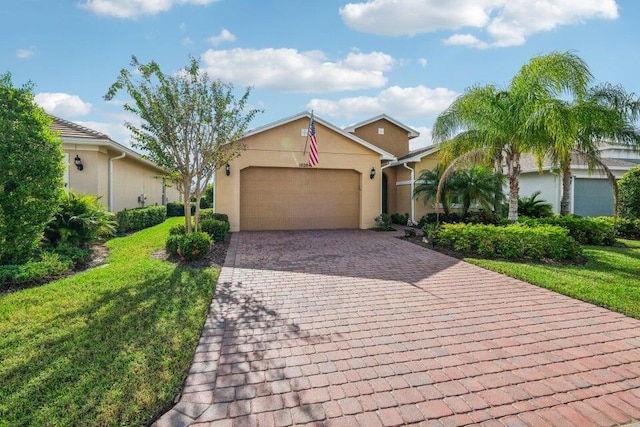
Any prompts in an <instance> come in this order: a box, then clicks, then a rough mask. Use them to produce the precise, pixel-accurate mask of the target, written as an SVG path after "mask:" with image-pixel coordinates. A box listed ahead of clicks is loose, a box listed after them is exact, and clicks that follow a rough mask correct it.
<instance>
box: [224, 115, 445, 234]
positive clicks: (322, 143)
mask: <svg viewBox="0 0 640 427" xmlns="http://www.w3.org/2000/svg"><path fill="white" fill-rule="evenodd" d="M310 120H311V113H309V112H302V113H299V114H297V115H294V116H291V117H288V118H285V119H283V120H280V121H277V122H274V123H271V124H268V125H266V126H263V127H260V128H257V129H254V130H252V131H250V132H248V133H247V134H246V135H245V136H244V137H243V139H242V142H243V144H244V146H245V150H244V151H243V152H242V153H241V155H240V156H239V157H237V158H236V159H234V160H233V161H232V162H230V163H229V165H228V167H227V168H221V169H220V170H218V171H217V172H216V176H215V188H216V191H215V196H214V204H215V210H216V211H218V212H223V213H226V214H227V215H229V221H230V224H231V231H246V230H296V229H328V228H361V229H366V228H371V227H374V226H375V218H376V217H377V216H378V215H380V213H381V212H386V213H411V214H412V218H414V219H415V218H419V216H417V215H422V214H423V212H426V211H427V210H428V209H429V207H428V206H427V207H425V206H423V204H422V202H420V203H416V202H415V201H414V199H413V198H412V197H411V193H412V188H413V185H414V184H413V183H414V181H415V179H416V176H417V175H418V174H419V173H420V171H421V170H422V169H424V168H432V167H434V166H435V164H437V162H438V160H439V158H438V156H437V148H435V147H430V148H426V149H422V150H418V151H414V152H409V140H410V139H412V138H415V137H417V136H418V135H419V134H418V132H417V131H415V130H413V129H411V128H409V127H407V126H405V125H403V124H402V123H400V122H398V121H396V120H394V119H392V118H391V117H389V116H387V115H380V116H377V117H374V118H372V119H370V120H367V121H364V122H361V123H358V124H356V125H353V126H350V127H348V128H346V129H341V128H339V127H337V126H334V125H332V124H331V123H329V122H327V121H325V120H323V119H322V118H320V117H318V116H315V118H314V120H315V128H316V136H317V141H318V152H319V162H318V164H317V165H315V166H314V167H309V164H308V161H309V160H308V145H307V143H308V138H307V132H308V128H309V122H310ZM305 147H306V148H307V149H306V152H305ZM418 205H419V206H418Z"/></svg>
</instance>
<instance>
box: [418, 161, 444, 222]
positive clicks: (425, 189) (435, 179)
mask: <svg viewBox="0 0 640 427" xmlns="http://www.w3.org/2000/svg"><path fill="white" fill-rule="evenodd" d="M443 171H444V168H443V167H442V165H441V164H438V165H437V166H436V167H435V168H433V170H429V169H425V170H423V171H421V172H420V175H419V176H418V179H417V181H416V184H417V185H416V186H415V188H414V189H413V197H415V198H416V199H418V198H420V197H422V200H423V202H424V204H425V205H426V204H427V203H428V202H429V201H430V200H433V201H434V202H435V200H436V195H437V194H438V185H439V184H440V177H441V176H442V172H443ZM449 190H450V188H449V186H448V185H447V183H446V182H445V183H444V184H443V187H442V192H441V193H440V196H439V202H440V204H441V205H442V210H443V211H444V213H445V215H448V214H449V209H450V206H449V205H450V203H449Z"/></svg>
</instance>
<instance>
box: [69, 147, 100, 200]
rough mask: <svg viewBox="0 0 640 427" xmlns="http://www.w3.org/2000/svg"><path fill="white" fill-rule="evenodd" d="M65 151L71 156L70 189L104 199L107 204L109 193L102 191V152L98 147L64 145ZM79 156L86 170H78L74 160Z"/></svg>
mask: <svg viewBox="0 0 640 427" xmlns="http://www.w3.org/2000/svg"><path fill="white" fill-rule="evenodd" d="M63 151H64V152H65V153H68V154H69V164H68V165H67V167H68V169H69V188H70V189H73V190H74V191H75V192H76V193H78V194H94V195H96V196H99V197H102V202H103V203H104V204H106V203H107V199H106V197H107V193H106V191H105V192H104V193H101V192H100V191H99V190H100V185H99V184H100V182H99V181H100V178H101V173H100V170H101V169H102V168H101V167H100V162H102V161H103V160H102V159H101V158H100V152H99V150H98V147H97V146H80V145H75V144H74V145H67V144H64V145H63ZM76 156H79V157H80V159H81V160H82V165H83V166H84V169H83V170H81V171H79V170H78V168H76V165H75V163H74V159H75V157H76Z"/></svg>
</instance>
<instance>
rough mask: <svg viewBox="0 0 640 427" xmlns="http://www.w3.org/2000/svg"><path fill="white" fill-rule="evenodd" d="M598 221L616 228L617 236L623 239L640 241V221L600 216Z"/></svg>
mask: <svg viewBox="0 0 640 427" xmlns="http://www.w3.org/2000/svg"><path fill="white" fill-rule="evenodd" d="M594 219H597V220H598V221H602V222H606V223H607V224H610V225H611V226H612V227H615V230H616V236H618V237H623V238H625V239H640V219H627V218H620V217H618V218H617V219H616V218H614V217H612V216H599V217H597V218H594Z"/></svg>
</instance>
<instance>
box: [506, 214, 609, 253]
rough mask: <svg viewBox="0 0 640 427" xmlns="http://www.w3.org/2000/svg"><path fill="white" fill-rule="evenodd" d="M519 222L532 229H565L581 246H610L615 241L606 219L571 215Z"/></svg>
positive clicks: (526, 219) (525, 219)
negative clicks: (551, 227) (556, 227)
mask: <svg viewBox="0 0 640 427" xmlns="http://www.w3.org/2000/svg"><path fill="white" fill-rule="evenodd" d="M611 219H613V218H611ZM519 222H520V223H522V224H525V225H528V226H532V227H539V226H541V225H557V226H560V227H563V228H566V229H567V230H569V235H570V236H571V237H573V238H574V239H575V240H576V241H577V242H578V243H581V244H583V245H603V246H611V245H613V244H614V243H615V241H616V228H615V226H614V224H613V222H612V221H610V220H609V219H608V218H607V217H599V218H581V217H577V216H573V215H567V216H560V215H555V216H551V217H547V218H527V217H520V219H519Z"/></svg>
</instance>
